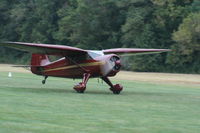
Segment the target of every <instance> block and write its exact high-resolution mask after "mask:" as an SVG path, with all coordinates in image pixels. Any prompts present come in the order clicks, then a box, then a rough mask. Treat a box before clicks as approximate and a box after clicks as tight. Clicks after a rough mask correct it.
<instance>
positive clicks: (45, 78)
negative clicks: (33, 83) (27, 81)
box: [42, 76, 48, 84]
mask: <svg viewBox="0 0 200 133" xmlns="http://www.w3.org/2000/svg"><path fill="white" fill-rule="evenodd" d="M47 78H48V76H45V77H44V80H42V84H45V83H46V80H47Z"/></svg>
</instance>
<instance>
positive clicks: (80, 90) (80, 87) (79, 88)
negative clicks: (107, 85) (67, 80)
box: [74, 83, 86, 93]
mask: <svg viewBox="0 0 200 133" xmlns="http://www.w3.org/2000/svg"><path fill="white" fill-rule="evenodd" d="M85 89H86V86H85V85H84V84H82V83H79V84H78V85H75V86H74V90H76V92H77V93H84V92H85Z"/></svg>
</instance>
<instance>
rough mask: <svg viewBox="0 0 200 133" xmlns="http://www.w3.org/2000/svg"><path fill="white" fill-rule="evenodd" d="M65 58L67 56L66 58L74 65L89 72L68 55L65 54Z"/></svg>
mask: <svg viewBox="0 0 200 133" xmlns="http://www.w3.org/2000/svg"><path fill="white" fill-rule="evenodd" d="M65 58H67V59H68V60H70V61H71V62H72V63H74V64H75V65H76V66H78V67H79V68H81V69H82V70H83V71H84V72H89V70H87V69H85V68H83V67H82V66H80V65H79V64H78V63H77V62H76V61H74V60H72V59H71V58H69V57H68V56H65Z"/></svg>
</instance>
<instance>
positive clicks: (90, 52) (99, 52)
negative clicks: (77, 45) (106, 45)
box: [88, 50, 104, 59]
mask: <svg viewBox="0 0 200 133" xmlns="http://www.w3.org/2000/svg"><path fill="white" fill-rule="evenodd" d="M88 54H89V56H91V57H92V58H93V59H94V58H96V57H99V56H103V55H104V53H103V52H102V51H94V50H91V51H88Z"/></svg>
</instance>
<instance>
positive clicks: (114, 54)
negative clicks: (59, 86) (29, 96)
mask: <svg viewBox="0 0 200 133" xmlns="http://www.w3.org/2000/svg"><path fill="white" fill-rule="evenodd" d="M0 46H4V47H9V48H14V49H18V50H21V51H26V52H30V53H31V54H32V56H31V64H30V65H28V67H30V70H31V72H32V73H33V74H36V75H41V76H44V80H43V81H42V83H43V84H45V82H46V79H47V78H48V77H49V76H53V77H63V78H73V79H76V78H82V82H80V83H78V84H77V85H75V86H74V88H73V89H74V90H75V91H76V92H78V93H84V91H85V90H86V85H87V82H88V80H89V78H101V79H102V80H103V81H105V82H106V83H107V84H108V85H109V86H110V90H111V91H112V92H113V94H120V92H121V91H122V90H123V87H122V85H120V84H115V85H113V84H112V82H111V81H110V79H109V78H108V77H112V76H115V75H116V74H117V73H118V72H119V71H120V69H121V67H122V64H121V60H120V57H121V56H130V55H134V54H152V53H161V52H167V51H170V50H169V49H139V48H114V49H105V50H84V49H80V48H76V47H71V46H65V45H53V44H37V43H24V42H2V43H0ZM49 55H51V56H52V55H53V56H60V57H61V58H60V59H58V60H56V61H53V62H51V61H50V60H49ZM22 67H23V66H22ZM25 67H27V66H25Z"/></svg>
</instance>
